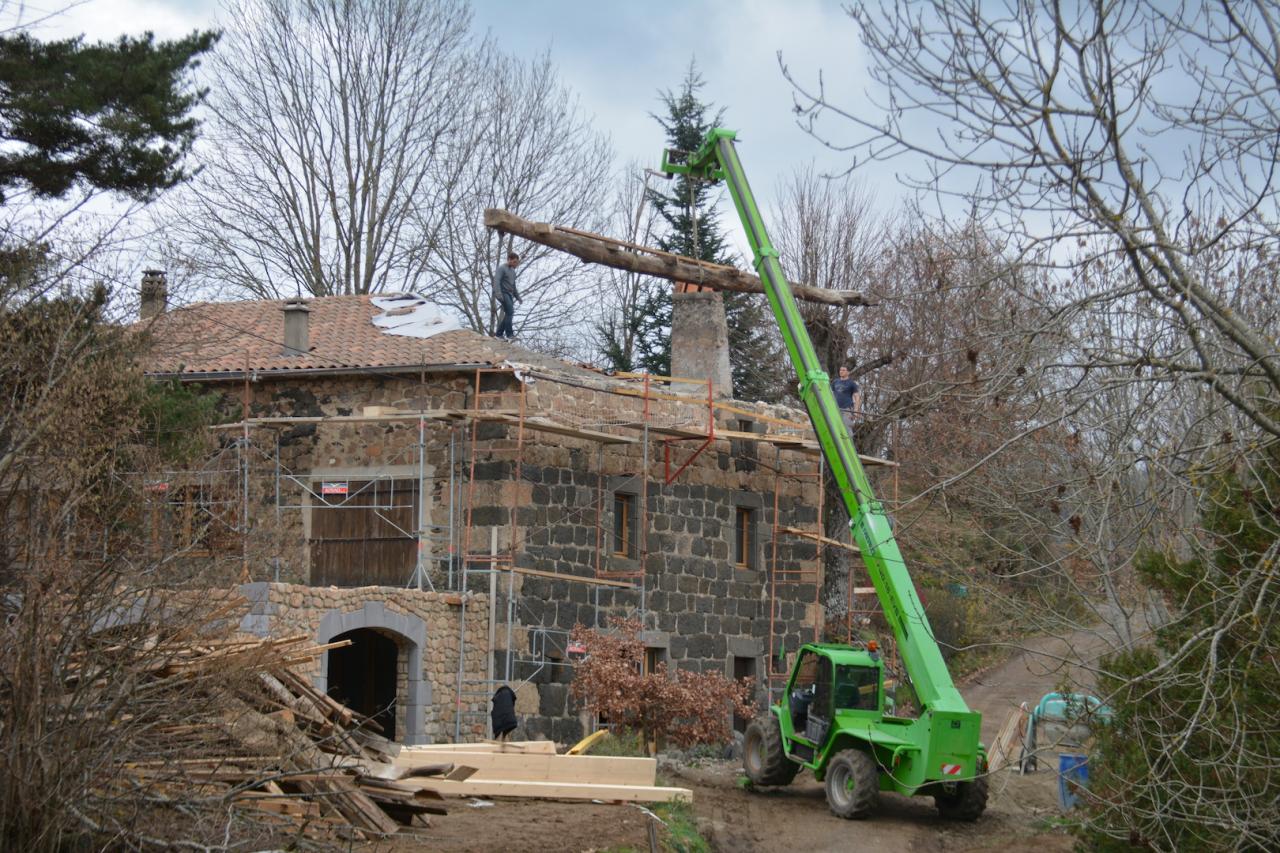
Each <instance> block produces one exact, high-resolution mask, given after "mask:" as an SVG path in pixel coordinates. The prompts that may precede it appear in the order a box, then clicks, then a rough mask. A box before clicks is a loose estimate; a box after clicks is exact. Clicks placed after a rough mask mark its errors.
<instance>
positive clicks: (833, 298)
mask: <svg viewBox="0 0 1280 853" xmlns="http://www.w3.org/2000/svg"><path fill="white" fill-rule="evenodd" d="M484 224H485V225H486V226H488V227H489V228H494V229H497V230H498V231H503V232H506V233H508V234H514V235H516V236H517V237H522V238H524V239H525V240H530V241H532V242H534V243H540V244H542V245H543V246H550V247H551V248H552V249H556V250H558V251H561V252H567V253H568V254H570V255H573V256H574V257H576V258H580V259H582V260H583V261H585V262H586V263H591V264H603V265H604V266H606V267H613V268H614V269H620V270H627V271H628V272H635V273H641V274H642V275H651V276H654V277H656V278H667V279H671V280H672V281H683V282H688V283H690V284H700V285H704V286H707V287H713V288H715V289H716V290H732V291H736V292H737V293H764V285H762V284H761V283H760V278H759V276H755V275H752V274H751V273H745V272H743V271H742V270H738V269H734V268H733V267H727V266H724V265H722V264H710V263H706V262H704V261H695V260H693V259H692V258H685V257H682V256H680V255H673V254H670V253H668V252H659V251H657V250H656V249H648V248H645V247H643V246H635V245H633V244H630V243H623V242H621V241H618V240H613V239H611V238H609V237H602V236H600V235H598V234H590V233H588V232H586V231H578V230H576V229H568V228H559V227H557V226H555V225H550V224H548V223H546V222H530V221H529V220H528V219H522V218H520V217H519V216H516V215H515V214H514V213H510V212H508V211H505V210H502V209H500V208H495V207H491V208H489V209H488V210H486V211H485V212H484ZM791 290H792V292H794V293H795V296H796V299H805V300H808V301H809V302H825V303H826V304H827V305H871V304H873V303H871V302H869V301H868V300H867V297H866V295H865V294H863V293H861V292H859V291H856V290H827V289H825V288H821V287H810V286H809V285H806V284H792V285H791Z"/></svg>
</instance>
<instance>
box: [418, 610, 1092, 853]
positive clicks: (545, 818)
mask: <svg viewBox="0 0 1280 853" xmlns="http://www.w3.org/2000/svg"><path fill="white" fill-rule="evenodd" d="M1069 639H1070V642H1071V643H1072V644H1074V646H1075V649H1074V654H1075V655H1080V654H1081V652H1082V650H1084V651H1085V654H1084V657H1085V658H1089V657H1092V656H1093V655H1094V654H1096V653H1098V652H1101V651H1102V650H1103V648H1104V644H1103V643H1102V642H1101V641H1100V640H1098V639H1097V638H1094V637H1090V636H1088V635H1084V634H1079V635H1073V636H1072V637H1070V638H1069ZM1068 649H1069V646H1068V641H1067V640H1064V639H1055V638H1045V639H1041V640H1037V641H1033V642H1032V643H1029V644H1028V645H1027V650H1025V651H1022V652H1020V653H1018V654H1017V655H1016V656H1014V657H1013V658H1011V659H1010V660H1009V661H1007V662H1006V663H1004V664H1002V665H1000V666H997V667H994V668H993V669H990V670H988V671H987V672H985V673H982V674H980V675H979V676H978V677H976V678H974V679H972V680H971V681H970V682H969V683H968V684H966V685H963V686H962V687H961V692H962V693H963V694H964V696H965V699H966V701H968V702H969V704H970V705H971V706H972V707H973V708H975V709H976V710H979V711H981V712H982V714H983V739H984V740H985V741H986V742H987V743H990V742H991V741H992V739H993V738H994V737H995V734H996V731H997V730H998V729H999V727H1000V725H1001V723H1003V722H1004V720H1005V718H1006V717H1007V716H1008V714H1009V712H1010V710H1012V709H1013V708H1015V707H1017V705H1018V703H1020V702H1024V701H1025V702H1032V701H1034V700H1036V699H1038V698H1039V697H1040V696H1041V695H1043V694H1044V693H1046V692H1048V691H1050V690H1052V689H1054V687H1055V686H1056V685H1057V684H1058V683H1059V681H1060V679H1061V677H1062V674H1063V673H1062V668H1061V666H1060V665H1059V664H1058V660H1059V659H1060V658H1061V657H1064V656H1066V655H1067V653H1068ZM1073 674H1074V675H1076V676H1080V675H1082V673H1081V672H1080V671H1079V670H1075V671H1074V672H1073ZM665 775H667V777H668V779H669V782H670V783H671V784H674V785H681V786H683V787H688V788H691V789H693V794H694V811H695V812H696V813H697V815H698V820H699V826H700V828H701V830H702V834H703V836H704V837H705V838H707V839H708V840H709V841H710V842H711V843H712V845H713V846H714V847H715V849H717V850H723V851H734V853H752V851H761V853H764V851H792V850H804V851H806V853H819V851H826V850H841V851H847V850H862V849H866V850H893V851H899V850H901V851H922V853H923V852H924V851H951V850H959V851H977V850H993V851H994V850H999V851H1001V853H1019V851H1028V853H1031V851H1034V853H1056V851H1063V853H1065V851H1068V850H1070V849H1071V848H1072V838H1071V837H1070V836H1069V835H1067V834H1066V833H1065V832H1063V831H1061V830H1056V829H1052V828H1050V824H1049V821H1050V820H1051V819H1052V818H1054V817H1056V816H1057V815H1058V809H1057V804H1056V784H1057V782H1056V779H1055V777H1054V775H1053V774H1052V773H1051V772H1049V771H1048V770H1047V769H1046V770H1041V771H1040V772H1039V773H1035V774H1031V775H1028V776H1018V775H1017V774H1016V772H1013V771H1004V772H1001V773H998V774H996V775H995V776H994V777H993V778H992V779H991V798H990V801H989V804H988V808H987V812H986V814H985V815H984V816H983V818H982V819H981V820H980V821H978V822H977V823H972V824H967V823H955V822H951V821H944V820H942V819H940V818H939V817H938V815H937V811H936V810H935V809H934V807H933V800H932V799H930V798H926V797H916V798H908V797H900V796H898V795H895V794H885V795H882V797H881V801H880V803H881V804H880V810H879V812H878V813H877V814H876V815H875V816H874V817H873V818H871V819H870V820H865V821H845V820H840V819H838V818H836V817H834V816H832V815H831V813H830V812H829V811H828V810H827V803H826V798H825V796H824V794H823V790H822V786H821V785H820V784H819V783H817V782H815V781H814V780H813V778H812V777H811V776H810V775H809V774H808V773H807V772H804V773H801V775H800V776H798V777H797V778H796V781H795V783H794V784H792V785H790V786H787V787H785V788H779V789H776V790H771V791H763V792H759V791H746V790H743V789H742V788H740V787H739V786H738V778H739V776H740V775H741V769H740V766H739V765H738V764H737V763H728V762H717V763H711V764H708V765H705V766H700V767H678V768H676V769H674V770H671V771H667V772H666V774H665ZM430 839H431V845H430V846H431V848H432V849H435V850H449V851H462V850H466V851H484V850H498V849H506V850H518V851H526V850H527V851H542V850H546V851H552V850H554V851H561V850H563V851H588V850H605V849H609V848H615V847H636V848H639V849H647V842H646V838H645V825H644V817H643V815H642V814H641V812H640V811H639V810H637V809H636V808H635V807H633V806H626V805H595V804H570V803H546V802H518V801H496V802H495V804H494V805H493V806H492V807H488V808H483V809H472V808H468V807H466V806H465V805H464V804H462V803H459V804H458V805H457V806H453V807H452V811H451V813H450V814H449V815H448V816H447V817H441V818H438V819H437V820H436V826H435V827H434V828H433V829H432V830H431V833H430Z"/></svg>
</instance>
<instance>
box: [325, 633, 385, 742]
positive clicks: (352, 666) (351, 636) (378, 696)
mask: <svg viewBox="0 0 1280 853" xmlns="http://www.w3.org/2000/svg"><path fill="white" fill-rule="evenodd" d="M333 640H334V641H339V640H350V641H351V645H349V646H347V647H346V648H342V649H330V650H329V668H328V673H327V674H328V676H329V683H328V692H329V695H330V696H332V697H333V698H334V699H337V700H338V701H339V702H341V703H342V704H344V705H346V706H347V707H348V708H350V709H351V710H353V711H355V712H356V713H357V714H363V715H364V716H366V717H372V718H373V720H374V722H376V723H377V724H378V725H379V726H381V727H382V735H383V737H385V738H387V739H389V740H395V739H396V734H397V725H396V716H397V713H396V712H397V711H398V710H400V708H399V703H398V702H397V698H398V697H399V693H400V691H401V690H402V689H403V688H402V687H401V685H400V683H399V682H400V681H401V679H400V678H399V675H400V673H399V667H398V666H397V664H398V663H399V660H400V649H399V648H398V646H397V644H396V641H395V639H394V638H392V637H391V636H389V635H387V634H384V633H383V632H381V631H379V630H377V629H376V628H357V629H355V630H354V631H345V632H343V633H341V634H339V635H337V636H336V637H334V638H333ZM400 728H403V724H402V725H401V726H400Z"/></svg>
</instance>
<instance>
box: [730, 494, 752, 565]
mask: <svg viewBox="0 0 1280 853" xmlns="http://www.w3.org/2000/svg"><path fill="white" fill-rule="evenodd" d="M754 522H755V510H754V509H752V508H751V507H747V506H740V507H735V508H734V523H733V563H734V565H735V566H737V567H738V568H740V569H750V568H754V563H755V560H753V559H752V556H751V552H752V550H753V549H754V546H755V541H754V539H755V537H754V536H753V528H754V526H755V525H754Z"/></svg>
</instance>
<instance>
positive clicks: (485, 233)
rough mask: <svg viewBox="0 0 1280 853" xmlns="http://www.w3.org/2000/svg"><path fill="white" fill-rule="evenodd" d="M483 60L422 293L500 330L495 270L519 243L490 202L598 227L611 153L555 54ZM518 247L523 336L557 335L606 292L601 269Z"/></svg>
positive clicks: (455, 150) (479, 325) (485, 328)
mask: <svg viewBox="0 0 1280 853" xmlns="http://www.w3.org/2000/svg"><path fill="white" fill-rule="evenodd" d="M482 64H483V65H484V69H485V70H484V73H483V75H482V76H481V78H480V81H479V83H478V86H477V90H476V92H475V98H476V101H475V105H474V111H473V119H474V120H473V122H472V123H471V126H470V127H469V128H468V132H469V133H470V134H471V135H470V136H469V137H468V138H467V142H466V144H461V145H456V146H453V147H452V148H451V149H450V152H449V154H450V159H449V160H448V161H447V163H446V164H445V168H446V169H447V170H448V171H450V172H451V173H456V174H457V175H458V176H459V178H458V180H456V181H455V182H453V183H451V184H450V185H449V187H448V188H447V189H446V191H445V193H444V195H443V196H442V203H443V205H444V211H443V216H442V222H441V225H440V229H439V237H438V239H437V242H436V245H435V249H436V251H434V252H433V253H432V254H431V256H430V259H429V261H428V267H427V268H428V269H429V271H430V273H431V281H430V282H429V283H428V284H427V285H426V286H425V287H424V289H423V293H425V294H427V295H429V296H432V297H434V298H435V299H436V300H437V301H438V302H439V303H440V304H441V305H445V306H448V307H450V308H453V309H454V310H456V311H457V312H458V313H459V314H461V315H462V317H463V318H464V321H465V323H466V324H467V325H468V326H470V327H471V328H472V329H475V330H476V331H482V332H491V331H492V330H493V328H494V314H495V308H496V302H495V300H494V298H493V292H492V291H493V289H492V280H493V274H494V270H495V269H496V268H497V266H498V264H499V263H500V262H501V261H502V259H503V257H505V254H506V251H507V249H508V247H510V246H512V245H513V244H511V243H510V241H504V240H503V239H502V236H501V235H498V234H495V233H493V232H491V231H490V230H489V229H487V228H485V227H484V210H485V208H488V207H501V208H504V209H506V210H509V211H511V212H513V213H515V214H517V215H519V216H523V217H525V218H529V219H536V220H538V221H542V222H554V223H556V224H557V225H563V226H569V227H576V228H582V229H584V230H589V231H599V230H601V225H602V223H603V222H604V220H605V206H604V204H603V200H604V198H605V186H606V184H607V183H608V176H609V168H610V165H611V159H612V153H611V150H610V146H609V144H608V141H607V140H606V139H605V138H604V137H603V136H601V135H600V134H598V133H597V132H595V131H594V130H592V129H591V126H590V123H589V120H588V117H587V116H586V115H585V114H584V113H583V112H582V109H581V107H580V106H579V105H578V103H577V100H576V98H575V97H574V96H573V94H572V93H571V92H570V91H569V89H568V88H567V87H565V86H564V85H563V84H562V83H561V82H560V80H559V78H558V76H557V74H556V70H555V66H554V65H553V64H552V63H551V58H550V56H549V55H544V56H542V57H541V58H539V59H537V60H535V61H533V62H524V61H522V60H519V59H516V58H514V57H509V56H503V55H501V54H499V53H496V52H493V53H489V54H487V55H486V58H485V60H484V61H483V63H482ZM514 248H515V249H516V250H517V251H518V252H519V254H520V255H521V269H520V276H519V288H520V294H521V297H522V299H523V301H522V302H521V304H520V308H519V310H518V311H517V312H516V331H517V332H518V334H519V335H521V336H522V337H532V338H544V339H548V338H549V337H552V336H554V335H555V333H556V332H558V331H563V330H564V329H565V328H566V326H569V325H572V324H574V323H575V322H581V321H583V320H584V319H585V315H583V316H579V315H581V314H583V312H582V311H581V310H579V309H580V306H581V305H582V303H584V301H587V300H594V299H596V298H598V297H597V293H596V288H595V286H594V284H595V281H594V279H595V276H596V273H594V272H592V271H589V270H584V269H583V267H582V265H581V264H580V263H578V262H577V261H576V260H574V259H573V258H571V257H569V256H567V255H564V254H561V253H558V252H554V251H552V250H550V249H546V248H543V247H540V246H536V245H528V246H514ZM588 283H590V286H588ZM584 331H585V330H584Z"/></svg>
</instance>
